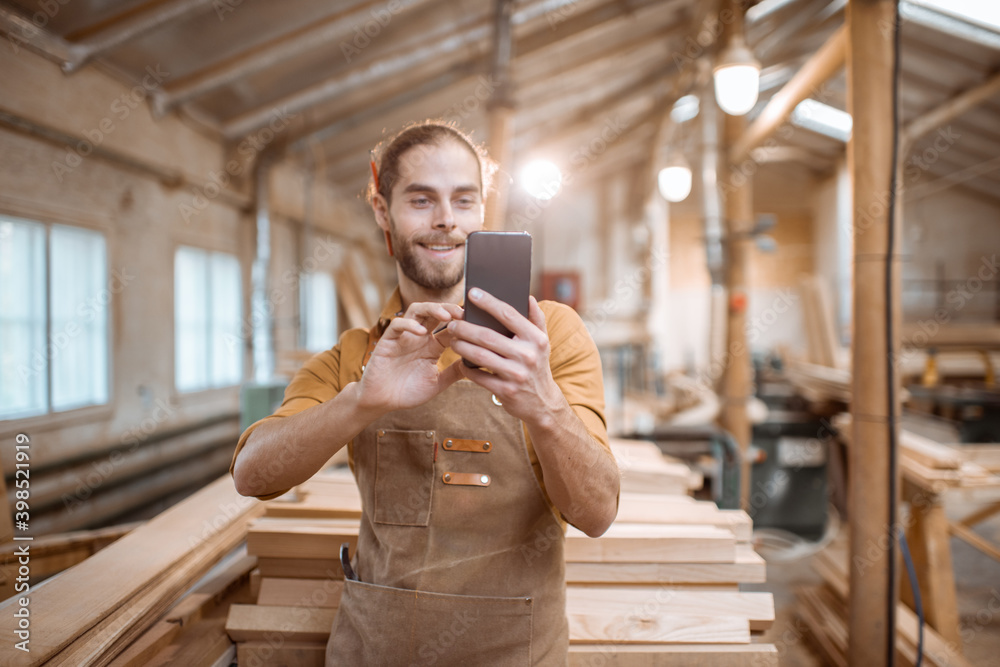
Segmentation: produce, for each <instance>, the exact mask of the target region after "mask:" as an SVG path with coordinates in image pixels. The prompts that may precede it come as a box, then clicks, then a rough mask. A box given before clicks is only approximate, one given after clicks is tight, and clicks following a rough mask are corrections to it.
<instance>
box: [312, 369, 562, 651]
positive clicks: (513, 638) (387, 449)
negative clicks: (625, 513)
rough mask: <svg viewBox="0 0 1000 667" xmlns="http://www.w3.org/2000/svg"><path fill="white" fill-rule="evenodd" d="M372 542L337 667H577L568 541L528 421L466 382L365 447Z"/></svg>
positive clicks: (337, 643)
mask: <svg viewBox="0 0 1000 667" xmlns="http://www.w3.org/2000/svg"><path fill="white" fill-rule="evenodd" d="M353 456H354V475H355V478H356V479H357V482H358V488H359V489H360V491H361V498H362V516H361V529H360V534H359V537H358V546H357V551H356V553H355V555H354V557H353V569H354V571H355V572H356V574H357V577H358V579H359V581H350V580H348V581H346V582H345V586H344V594H343V597H342V599H341V602H340V608H339V610H338V612H337V618H336V620H335V622H334V625H333V631H332V634H331V636H330V641H329V643H328V645H327V659H326V664H327V665H350V666H351V667H356V666H358V665H393V666H396V665H565V664H566V659H567V651H568V641H569V640H568V636H569V633H568V625H567V621H566V600H565V565H564V560H563V529H562V526H561V524H560V522H559V520H558V519H557V518H556V516H555V515H554V513H553V511H552V509H551V508H550V506H549V505H548V503H547V502H546V500H545V498H544V497H543V495H542V491H541V488H540V486H539V484H538V480H537V478H536V477H535V474H534V472H533V470H532V467H531V463H530V461H529V459H528V452H527V448H526V445H525V439H524V432H523V429H522V424H521V422H520V420H518V419H516V418H514V417H512V416H511V415H510V414H508V413H507V412H506V411H505V410H504V409H503V408H502V407H501V406H500V405H499V404H498V403H497V402H496V401H495V400H494V398H493V396H492V394H491V393H490V392H489V391H487V390H485V389H483V388H482V387H479V386H478V385H476V384H474V383H472V382H470V381H468V380H461V381H459V382H457V383H455V384H454V385H452V386H451V387H449V388H448V389H447V390H445V391H444V392H442V393H441V394H439V395H438V396H437V397H435V398H434V399H432V400H431V401H430V402H428V403H426V404H425V405H423V406H420V407H419V408H415V409H411V410H399V411H396V412H392V413H390V414H388V415H385V416H384V417H382V418H381V419H379V420H378V421H376V422H375V423H373V424H371V425H370V426H369V427H368V428H366V429H365V430H364V431H362V432H361V433H360V434H359V435H358V436H357V437H356V438H355V440H354V442H353Z"/></svg>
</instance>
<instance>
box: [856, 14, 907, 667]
mask: <svg viewBox="0 0 1000 667" xmlns="http://www.w3.org/2000/svg"><path fill="white" fill-rule="evenodd" d="M895 25H896V6H895V2H894V0H851V1H850V3H849V5H848V7H847V26H848V38H849V46H848V51H847V91H848V92H847V100H848V110H849V111H850V112H851V115H852V116H853V117H854V131H853V135H852V137H851V140H850V142H849V143H848V147H847V157H848V168H849V171H850V173H851V184H852V187H853V192H854V204H853V205H854V322H853V331H852V335H851V342H852V358H851V370H852V396H853V400H852V404H851V412H852V414H853V416H854V420H853V423H852V436H851V437H852V442H853V443H854V446H852V447H851V449H850V454H849V456H850V459H849V463H848V465H849V470H850V482H849V484H850V486H849V489H848V492H849V496H848V512H849V516H850V546H851V568H850V591H851V596H850V598H851V599H850V604H849V610H850V618H849V626H848V627H849V632H850V637H849V648H848V663H849V664H852V665H891V664H893V660H894V657H895V656H894V648H893V647H894V646H895V634H896V633H895V611H896V601H897V598H898V590H897V585H896V583H897V582H896V581H894V580H893V570H895V571H898V568H895V567H893V565H894V563H893V561H892V559H891V558H890V554H893V553H895V550H894V549H893V548H892V546H891V545H892V544H893V540H894V539H895V535H894V531H895V529H896V528H897V527H898V524H897V517H896V516H895V514H894V513H892V508H893V507H895V505H896V503H894V502H891V494H890V489H891V488H896V489H897V495H898V488H899V484H898V480H899V471H898V467H897V468H896V469H894V468H893V466H892V465H890V445H891V441H890V434H891V432H892V431H891V429H895V430H896V433H897V435H898V423H891V422H890V420H889V401H888V395H889V387H890V385H889V382H890V379H889V373H888V360H889V359H890V355H892V354H894V351H895V347H896V345H895V342H894V343H893V345H892V346H891V347H890V346H887V344H886V334H887V332H886V328H887V324H888V322H889V320H890V318H891V322H892V325H893V328H894V331H895V332H896V333H895V336H894V338H895V341H898V340H899V338H898V335H899V334H898V331H899V325H900V299H899V261H898V257H899V255H898V254H896V255H894V256H893V257H891V258H889V257H888V252H889V238H890V231H891V230H892V229H893V225H896V230H897V231H896V233H895V238H896V239H899V238H900V234H899V233H898V226H899V225H898V221H894V220H892V219H890V212H889V199H890V194H891V190H892V188H893V178H892V176H893V172H892V168H893V164H892V157H893V156H892V151H893V131H894V124H893V115H892V114H893V86H894V78H893V64H894V52H893V30H892V28H893V26H895ZM897 243H898V242H897ZM897 253H898V250H897ZM889 261H891V262H892V269H893V278H892V285H891V294H892V297H893V303H892V308H891V312H889V304H888V303H887V301H886V290H885V283H886V263H887V262H889ZM892 381H893V382H894V384H895V390H896V391H895V403H896V405H895V411H894V412H895V414H896V415H897V418H898V415H899V386H898V384H899V383H898V380H892ZM897 439H898V438H897ZM894 480H895V483H894Z"/></svg>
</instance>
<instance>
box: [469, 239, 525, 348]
mask: <svg viewBox="0 0 1000 667" xmlns="http://www.w3.org/2000/svg"><path fill="white" fill-rule="evenodd" d="M530 285H531V234H529V233H528V232H487V231H481V232H472V233H471V234H469V236H468V238H467V239H466V240H465V321H466V322H472V323H473V324H479V325H481V326H484V327H489V328H490V329H493V330H494V331H496V332H498V333H501V334H503V335H504V336H507V337H508V338H512V337H513V336H514V334H513V333H511V331H510V330H509V329H507V327H505V326H504V325H503V324H501V323H500V322H499V321H497V319H496V318H495V317H493V316H492V315H490V314H489V313H487V312H485V311H484V310H482V309H481V308H479V307H477V306H476V305H474V304H473V303H472V302H471V301H469V290H470V289H472V288H473V287H478V288H479V289H481V290H484V291H486V292H489V293H490V294H492V295H493V296H495V297H497V298H498V299H500V300H501V301H506V302H507V303H509V304H510V305H512V306H514V308H516V309H517V312H519V313H521V314H522V315H524V316H525V317H527V316H528V291H529V288H530ZM463 361H464V360H463ZM465 365H466V366H469V367H474V364H471V363H469V362H468V361H466V362H465Z"/></svg>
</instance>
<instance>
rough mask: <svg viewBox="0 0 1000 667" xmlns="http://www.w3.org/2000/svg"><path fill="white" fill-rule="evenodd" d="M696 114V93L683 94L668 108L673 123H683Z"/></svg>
mask: <svg viewBox="0 0 1000 667" xmlns="http://www.w3.org/2000/svg"><path fill="white" fill-rule="evenodd" d="M697 115H698V97H697V96H696V95H685V96H684V97H682V98H680V99H679V100H677V101H676V102H674V107H673V108H672V109H671V110H670V118H671V119H673V121H674V122H675V123H684V122H686V121H689V120H691V119H692V118H694V117H695V116H697Z"/></svg>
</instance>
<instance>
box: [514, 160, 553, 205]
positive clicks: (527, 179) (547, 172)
mask: <svg viewBox="0 0 1000 667" xmlns="http://www.w3.org/2000/svg"><path fill="white" fill-rule="evenodd" d="M521 186H522V187H523V188H524V189H525V190H527V191H528V194H530V195H531V196H532V197H534V198H535V199H542V200H547V199H552V198H553V197H555V196H556V194H558V192H559V189H560V188H561V187H562V172H561V171H559V167H557V166H555V165H554V164H552V163H551V162H549V161H548V160H533V161H532V162H529V163H528V164H527V165H525V166H524V168H523V169H522V170H521Z"/></svg>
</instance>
